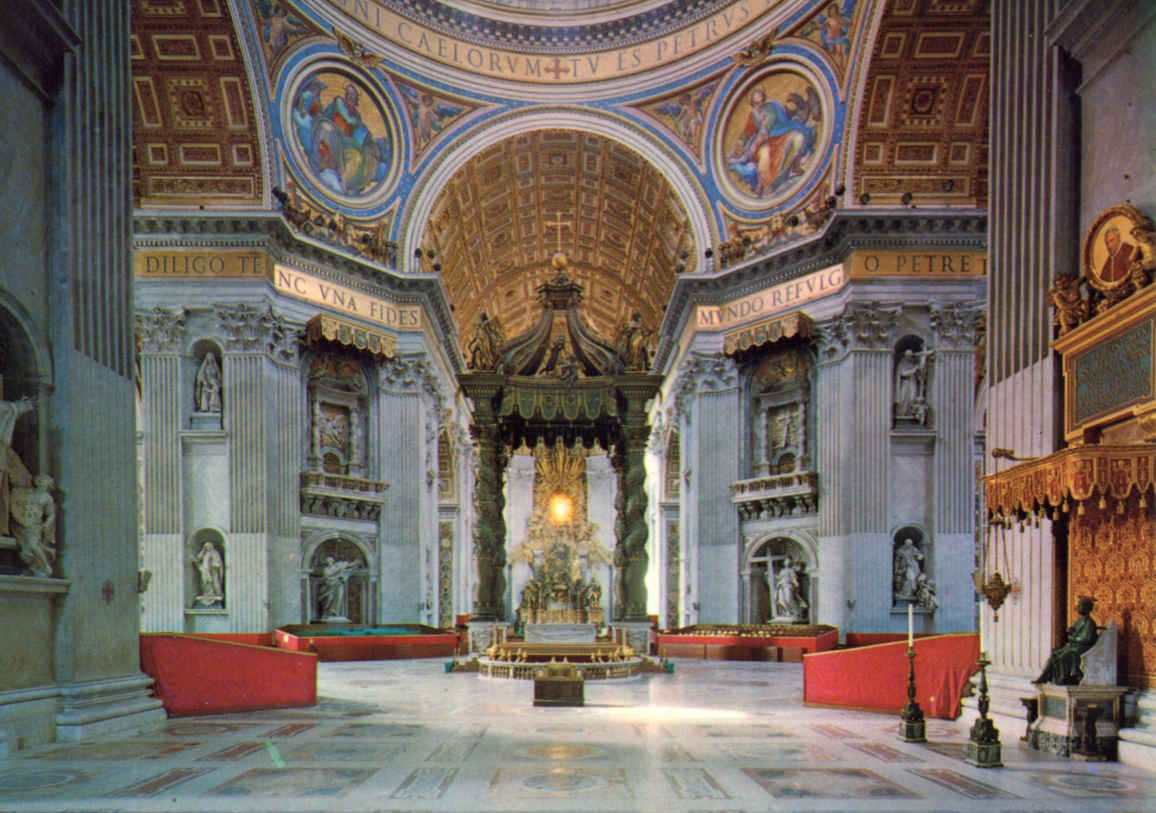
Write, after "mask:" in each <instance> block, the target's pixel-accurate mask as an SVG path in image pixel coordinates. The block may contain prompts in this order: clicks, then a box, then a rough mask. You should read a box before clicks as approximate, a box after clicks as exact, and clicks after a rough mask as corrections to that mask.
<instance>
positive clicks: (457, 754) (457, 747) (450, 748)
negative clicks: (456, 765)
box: [425, 740, 478, 762]
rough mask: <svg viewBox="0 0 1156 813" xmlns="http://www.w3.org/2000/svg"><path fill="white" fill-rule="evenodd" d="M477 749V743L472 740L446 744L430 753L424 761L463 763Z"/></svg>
mask: <svg viewBox="0 0 1156 813" xmlns="http://www.w3.org/2000/svg"><path fill="white" fill-rule="evenodd" d="M477 747H478V744H477V742H475V741H472V740H458V741H456V742H446V743H442V744H441V745H439V746H438V747H437V748H435V749H434V750H433V751H432V752H430V755H429V756H428V757H426V758H425V760H426V762H465V761H466V760H467V759H469V758H470V754H472V753H473V752H474V749H475V748H477Z"/></svg>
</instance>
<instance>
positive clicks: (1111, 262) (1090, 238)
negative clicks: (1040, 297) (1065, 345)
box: [1047, 204, 1156, 336]
mask: <svg viewBox="0 0 1156 813" xmlns="http://www.w3.org/2000/svg"><path fill="white" fill-rule="evenodd" d="M1081 257H1082V264H1083V269H1082V273H1080V274H1072V273H1064V274H1060V275H1058V276H1057V277H1056V278H1055V280H1054V281H1053V283H1052V287H1051V288H1050V289H1049V290H1048V295H1047V298H1048V303H1049V304H1050V305H1051V306H1052V307H1053V308H1054V309H1055V313H1054V315H1053V320H1054V323H1055V325H1056V326H1057V327H1058V328H1059V332H1058V335H1060V336H1063V335H1065V334H1067V333H1068V332H1069V331H1071V330H1072V329H1074V328H1076V327H1078V326H1079V325H1081V324H1083V323H1084V322H1086V321H1087V320H1088V319H1090V318H1092V317H1094V316H1097V315H1098V314H1101V313H1103V312H1104V311H1106V310H1108V309H1109V308H1111V307H1113V306H1115V305H1117V304H1119V303H1120V302H1123V301H1124V300H1125V299H1127V298H1128V297H1130V296H1132V295H1133V294H1135V293H1137V292H1138V291H1139V290H1140V289H1142V288H1144V287H1145V286H1147V285H1148V284H1149V283H1150V282H1151V280H1152V271H1153V270H1156V225H1154V224H1153V223H1152V221H1151V220H1150V219H1149V218H1147V217H1146V216H1144V214H1142V213H1141V212H1140V210H1139V209H1137V208H1136V207H1135V206H1130V205H1127V204H1120V205H1117V206H1110V207H1108V208H1107V209H1105V210H1104V211H1103V212H1101V213H1100V215H1099V217H1097V218H1096V219H1095V220H1094V221H1093V222H1092V225H1091V227H1090V228H1089V229H1088V231H1087V234H1085V235H1084V244H1083V250H1082V252H1081ZM1085 284H1086V288H1085Z"/></svg>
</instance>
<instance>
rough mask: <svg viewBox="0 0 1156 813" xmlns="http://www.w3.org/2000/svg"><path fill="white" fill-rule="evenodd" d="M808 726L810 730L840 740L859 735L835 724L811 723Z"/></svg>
mask: <svg viewBox="0 0 1156 813" xmlns="http://www.w3.org/2000/svg"><path fill="white" fill-rule="evenodd" d="M810 728H811V730H812V731H817V732H818V733H820V734H822V735H823V736H824V737H835V738H836V739H840V740H846V739H852V738H854V737H858V736H859V735H858V734H856V733H855V732H854V731H848V730H847V729H845V728H842V727H840V726H837V725H827V724H818V725H815V724H812V725H811V726H810Z"/></svg>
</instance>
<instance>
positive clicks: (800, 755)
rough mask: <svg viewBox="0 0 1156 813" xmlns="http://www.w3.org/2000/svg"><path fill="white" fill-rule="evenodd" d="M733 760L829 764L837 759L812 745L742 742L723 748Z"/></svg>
mask: <svg viewBox="0 0 1156 813" xmlns="http://www.w3.org/2000/svg"><path fill="white" fill-rule="evenodd" d="M722 750H723V752H724V753H726V754H727V755H728V756H729V757H730V758H731V759H736V760H738V761H740V762H761V763H768V762H769V763H771V764H774V763H777V762H808V763H810V762H829V761H831V760H833V759H834V758H835V757H834V756H832V755H831V754H830V753H828V752H827V751H824V750H823V749H822V748H820V747H819V746H817V745H812V744H810V743H774V742H766V743H764V742H742V743H727V744H726V745H724V746H723V747H722Z"/></svg>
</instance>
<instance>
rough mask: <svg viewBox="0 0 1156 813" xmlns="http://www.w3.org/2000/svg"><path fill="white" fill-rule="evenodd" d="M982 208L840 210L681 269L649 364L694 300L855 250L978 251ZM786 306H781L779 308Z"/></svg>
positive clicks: (674, 342) (691, 312)
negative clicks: (742, 250) (730, 255)
mask: <svg viewBox="0 0 1156 813" xmlns="http://www.w3.org/2000/svg"><path fill="white" fill-rule="evenodd" d="M986 249H987V213H986V212H940V213H927V214H919V215H915V214H912V213H911V212H908V211H904V212H840V213H836V215H835V216H834V217H833V218H832V219H831V221H830V222H829V223H828V224H827V226H826V228H825V229H824V230H823V231H822V232H820V233H819V234H818V235H816V236H815V237H814V238H813V239H811V240H810V241H808V242H806V243H802V244H797V245H793V246H791V247H789V248H786V249H785V250H783V251H781V252H779V253H777V254H771V255H767V256H764V257H758V258H754V259H751V260H750V261H748V262H746V263H744V264H739V265H736V266H734V267H733V268H729V269H727V270H726V271H723V272H718V273H714V274H685V275H683V276H681V277H679V279H678V280H677V281H676V282H675V287H674V291H673V293H672V295H671V300H670V304H669V306H668V307H667V310H666V316H665V317H664V319H663V323H662V328H661V331H660V335H661V337H662V339H661V341H660V343H659V347H658V350H657V351H656V353H655V365H654V367H653V369H663V368H664V367H665V366H667V365H668V364H670V363H671V362H672V361H674V360H675V359H674V358H673V356H674V355H675V354H676V353H677V351H678V345H679V340H680V338H681V337H682V336H683V335H684V334H685V333H686V332H687V331H689V330H693V329H694V328H693V321H694V319H695V318H696V314H697V309H698V307H699V306H720V305H723V304H725V303H727V302H733V301H735V300H738V299H741V298H743V297H747V296H753V295H755V294H758V293H759V292H760V291H764V290H766V289H767V288H770V287H773V286H776V285H781V284H783V283H788V282H791V281H792V280H797V279H799V278H801V277H805V276H807V275H809V274H814V273H816V272H820V271H823V270H824V269H830V268H832V267H834V266H837V265H840V264H843V263H844V262H845V261H846V260H847V258H848V257H850V255H851V253H852V252H855V251H879V252H883V251H919V252H924V253H928V252H931V253H934V252H945V251H953V252H983V251H986ZM784 310H786V308H784Z"/></svg>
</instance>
